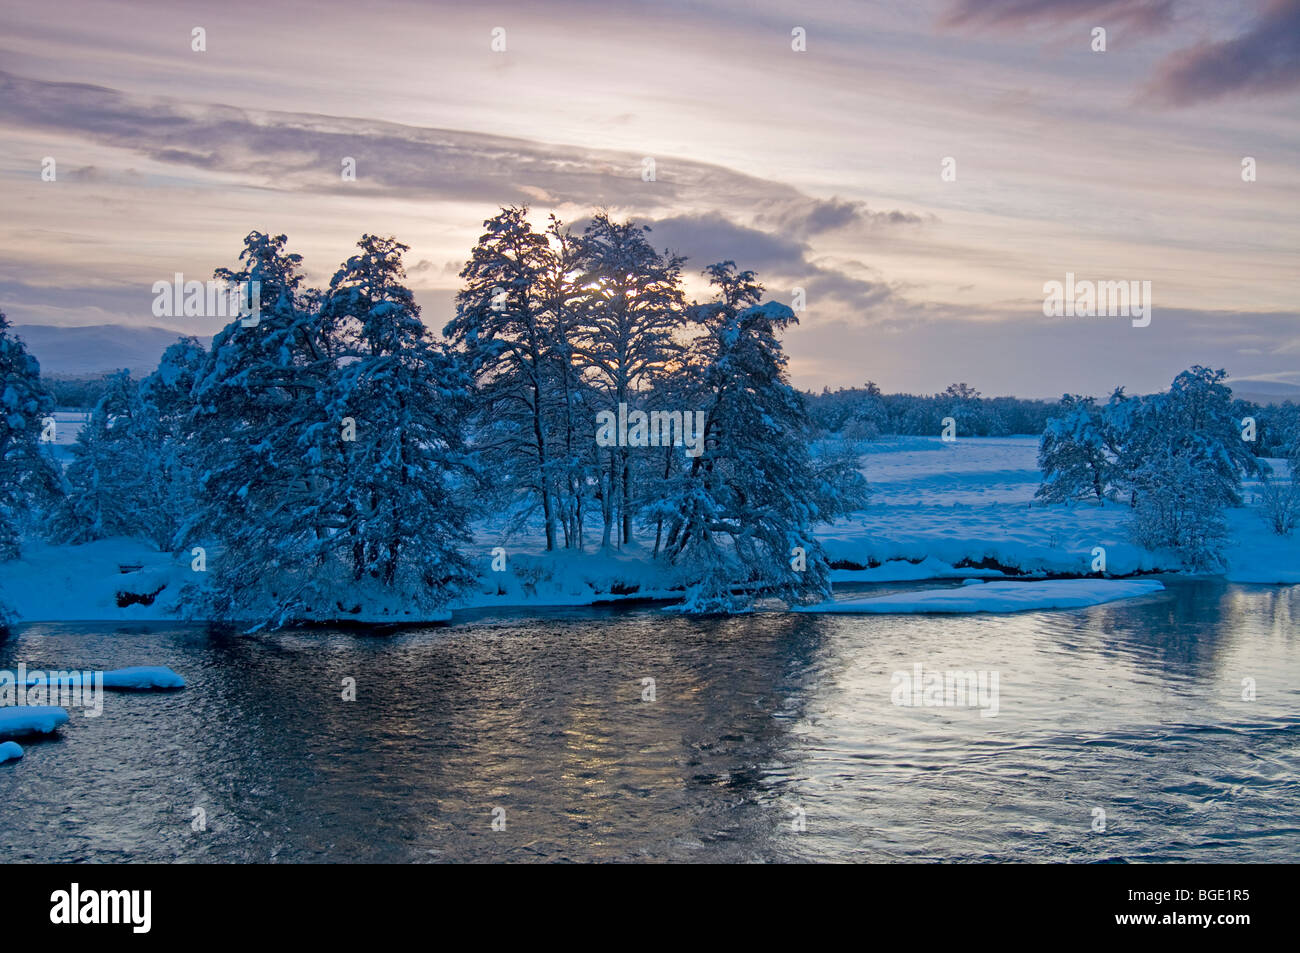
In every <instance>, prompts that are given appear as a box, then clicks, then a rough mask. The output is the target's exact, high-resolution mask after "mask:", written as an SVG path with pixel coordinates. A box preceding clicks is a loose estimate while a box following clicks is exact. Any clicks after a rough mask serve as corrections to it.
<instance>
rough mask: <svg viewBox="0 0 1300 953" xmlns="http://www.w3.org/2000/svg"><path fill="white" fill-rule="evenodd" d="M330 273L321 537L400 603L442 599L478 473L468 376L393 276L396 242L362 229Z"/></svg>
mask: <svg viewBox="0 0 1300 953" xmlns="http://www.w3.org/2000/svg"><path fill="white" fill-rule="evenodd" d="M357 245H358V248H360V253H359V254H357V255H354V256H352V257H351V258H349V259H348V260H347V261H346V262H345V263H344V264H343V266H342V267H341V268H340V269H339V271H338V272H337V273H336V274H335V275H334V277H333V279H331V281H330V285H329V290H328V291H327V292H326V294H325V297H324V299H323V302H322V316H323V324H324V328H325V329H326V333H327V336H328V337H329V339H330V340H331V341H332V342H333V347H332V350H333V352H334V354H335V355H336V358H337V360H338V363H339V366H340V370H339V373H338V379H337V381H336V383H334V385H333V387H332V399H331V400H330V402H329V405H328V410H329V417H328V419H326V420H324V421H322V422H321V423H320V424H319V429H321V430H322V431H323V432H322V434H321V436H320V440H319V441H318V439H317V437H316V435H314V434H311V433H309V434H308V435H307V436H306V439H305V443H306V444H307V445H309V446H315V445H316V444H317V443H318V442H323V441H332V442H334V443H335V445H336V446H337V447H338V453H339V454H340V456H341V466H339V467H337V468H335V469H334V470H333V471H332V472H333V485H332V486H331V487H330V488H329V491H328V493H327V498H328V500H329V504H328V508H329V510H330V512H331V513H332V514H334V515H335V517H336V518H339V519H341V522H337V523H334V524H333V525H331V531H330V534H329V536H328V538H327V541H325V542H324V544H323V545H324V546H325V547H326V548H328V549H330V550H333V551H334V552H336V553H338V554H340V555H342V556H343V557H344V558H346V559H347V560H348V561H349V562H350V564H351V569H352V578H353V580H355V581H360V580H362V579H363V578H365V577H369V578H371V579H374V580H377V581H378V583H379V584H380V585H381V586H382V587H384V588H385V589H386V590H387V591H388V592H389V593H390V594H391V595H393V596H395V597H400V598H402V599H403V600H404V601H405V603H406V604H413V605H418V606H421V607H426V608H441V607H442V606H444V605H445V604H446V602H447V601H448V599H449V598H450V597H451V596H452V595H453V594H455V592H456V591H457V590H458V589H459V588H460V587H461V586H463V585H464V584H465V583H466V582H467V581H468V580H469V578H470V568H469V563H468V562H467V560H466V559H465V557H464V556H463V555H462V553H461V552H460V550H459V548H458V545H459V544H461V543H464V542H467V541H468V538H469V534H468V530H467V525H468V521H469V506H468V500H469V499H471V498H472V497H473V496H474V490H475V486H476V484H477V481H478V476H479V474H478V471H477V469H476V466H475V464H474V461H473V458H472V456H471V454H470V452H469V450H468V449H467V447H466V445H465V442H464V439H463V434H462V419H463V417H464V415H465V412H466V410H467V406H468V401H469V394H470V389H471V381H470V379H469V376H468V374H467V373H466V372H465V370H464V369H463V368H462V367H461V366H460V364H459V362H458V361H456V360H455V359H454V357H453V355H451V354H449V353H447V352H446V351H445V350H444V349H443V348H441V347H440V346H438V345H437V344H435V342H434V341H433V340H431V338H430V336H429V333H428V330H427V329H426V328H425V326H424V324H423V323H422V322H421V321H420V309H419V307H418V306H417V305H416V304H415V299H414V296H413V295H412V294H411V291H410V289H408V288H407V287H406V286H405V285H404V284H403V279H404V278H405V271H404V269H403V267H402V254H403V253H404V252H405V251H407V246H406V245H403V244H401V243H400V242H398V241H396V240H395V239H392V238H379V237H376V236H373V235H365V236H363V237H362V238H361V240H360V241H359V242H358V243H357Z"/></svg>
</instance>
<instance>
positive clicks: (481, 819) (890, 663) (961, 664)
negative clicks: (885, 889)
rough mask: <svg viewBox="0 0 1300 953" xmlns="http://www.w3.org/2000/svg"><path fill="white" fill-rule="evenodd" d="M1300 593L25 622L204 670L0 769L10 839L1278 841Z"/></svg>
mask: <svg viewBox="0 0 1300 953" xmlns="http://www.w3.org/2000/svg"><path fill="white" fill-rule="evenodd" d="M1298 600H1300V587H1290V588H1269V587H1243V586H1233V585H1227V584H1223V583H1216V582H1210V581H1196V582H1190V583H1188V582H1182V583H1171V584H1170V588H1169V591H1168V592H1167V593H1164V594H1160V595H1158V596H1153V597H1150V598H1145V599H1142V600H1135V601H1133V602H1127V603H1112V604H1110V605H1107V606H1100V607H1096V608H1094V609H1089V610H1081V611H1075V612H1061V613H1055V612H1052V613H1025V614H1020V615H1013V616H964V617H940V616H914V617H900V616H895V617H888V616H870V617H850V616H809V615H793V616H792V615H786V614H780V613H765V614H764V613H760V614H757V615H754V616H750V617H745V618H739V619H725V620H718V619H715V620H690V619H682V618H679V617H676V616H673V615H671V614H668V613H664V612H661V611H658V610H656V609H647V608H641V609H636V610H629V611H617V612H615V611H604V610H599V611H593V610H565V611H554V612H548V613H544V614H542V615H541V616H540V617H537V618H528V619H523V618H519V617H515V616H510V615H503V614H494V613H486V612H482V613H476V614H472V615H467V616H465V617H464V618H462V619H458V620H457V624H456V625H454V626H451V627H447V628H436V629H425V630H409V631H404V632H400V633H397V634H394V635H391V636H389V637H386V638H368V637H364V636H358V635H356V634H350V633H331V632H299V633H282V634H275V635H260V636H253V637H249V636H241V635H237V634H234V633H230V632H222V631H215V630H207V629H204V628H202V627H135V628H133V629H131V630H130V631H123V630H122V629H118V628H114V627H105V626H93V625H58V626H53V625H34V626H29V627H27V628H25V629H23V630H21V631H20V632H18V633H17V634H16V635H15V636H13V637H11V638H10V639H9V640H7V641H6V642H4V643H0V667H7V668H12V667H14V666H15V665H16V664H17V662H18V661H24V662H26V663H27V664H28V665H29V666H36V665H39V666H41V667H65V666H66V667H72V666H76V667H85V666H103V667H119V666H123V665H128V664H141V663H157V664H166V665H170V666H172V667H173V668H175V669H176V670H177V671H180V672H182V674H184V675H185V676H186V678H187V679H189V681H190V685H191V687H190V688H189V689H188V690H187V691H185V692H182V693H178V694H174V695H113V696H111V697H110V698H109V699H108V701H107V704H106V709H105V714H104V716H103V717H102V718H99V719H85V718H82V717H80V716H74V722H73V724H71V725H69V726H68V727H67V728H66V729H65V730H64V732H63V734H62V736H61V738H59V739H58V740H54V741H49V742H40V743H36V744H34V745H31V746H30V747H29V749H28V757H27V758H26V759H25V760H24V761H22V762H20V763H18V764H17V765H6V766H3V767H0V832H3V834H4V835H5V836H4V837H3V840H2V841H0V843H3V845H4V846H3V847H0V859H3V860H6V861H9V860H37V859H42V860H43V859H51V860H83V859H93V860H116V859H136V860H172V859H180V860H221V861H226V860H241V861H276V860H279V861H325V860H328V861H419V860H448V859H450V860H530V859H538V860H587V859H597V860H637V859H678V860H691V859H699V860H717V861H752V860H784V859H867V860H887V859H905V860H932V859H946V860H970V859H981V858H995V859H1018V860H1033V859H1053V860H1060V859H1076V860H1099V859H1111V858H1124V859H1170V858H1193V859H1206V860H1209V859H1215V860H1238V859H1242V860H1254V859H1284V860H1295V859H1296V858H1297V855H1298V854H1300V850H1297V843H1298V841H1297V835H1296V830H1295V826H1296V822H1295V817H1296V814H1297V810H1296V809H1297V807H1298V806H1300V803H1298V800H1297V768H1298V767H1300V765H1298V764H1297V759H1298V755H1297V733H1296V728H1295V724H1294V722H1295V712H1296V709H1297V701H1298V698H1297V689H1296V687H1295V686H1297V684H1300V679H1298V678H1297V676H1300V651H1298V649H1297V645H1296V640H1295V626H1294V624H1293V622H1292V620H1293V619H1294V618H1295V617H1296V611H1297V602H1298ZM915 663H921V664H923V665H924V666H926V667H927V668H934V669H939V670H944V669H956V670H990V671H996V672H998V673H999V674H1000V695H1001V697H1000V703H999V713H998V716H997V717H996V718H982V717H981V716H980V714H979V712H978V710H976V709H972V708H948V707H940V708H904V707H900V706H897V705H894V704H892V703H891V700H890V688H891V684H890V676H891V674H892V673H893V672H895V671H898V670H906V669H909V668H910V666H912V665H913V664H915ZM345 679H355V680H356V691H357V697H356V701H344V700H343V698H342V694H343V692H344V681H345ZM645 679H653V680H654V682H653V687H654V699H653V701H647V700H644V693H646V692H647V687H648V685H647V683H646V682H645V681H644V680H645ZM1243 679H1253V680H1254V681H1253V686H1254V690H1255V698H1254V700H1253V701H1247V700H1244V699H1243V698H1242V691H1243V688H1242V680H1243ZM195 808H201V809H202V811H203V813H204V817H205V819H206V824H207V829H206V830H201V831H196V830H194V829H193V825H194V823H195V814H194V809H195ZM1097 808H1100V809H1102V810H1103V811H1104V812H1105V816H1106V819H1107V826H1106V830H1105V831H1104V832H1097V831H1094V830H1093V829H1092V828H1093V821H1094V810H1095V809H1097ZM494 819H495V820H496V821H497V827H500V826H501V822H502V821H504V830H500V829H496V830H494V829H493V821H494ZM800 826H802V827H803V828H804V829H802V830H797V829H796V828H798V827H800Z"/></svg>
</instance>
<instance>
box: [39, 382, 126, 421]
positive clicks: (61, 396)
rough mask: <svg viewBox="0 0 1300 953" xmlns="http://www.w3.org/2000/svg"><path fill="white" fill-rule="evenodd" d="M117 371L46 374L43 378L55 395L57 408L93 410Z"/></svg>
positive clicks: (47, 387) (46, 386)
mask: <svg viewBox="0 0 1300 953" xmlns="http://www.w3.org/2000/svg"><path fill="white" fill-rule="evenodd" d="M115 376H116V373H112V374H109V373H105V374H78V375H75V376H74V375H71V374H44V375H42V376H41V380H43V381H44V382H45V388H46V390H48V391H49V392H50V393H51V394H52V395H53V396H54V406H55V409H56V410H81V411H86V412H89V411H92V410H94V409H95V405H96V404H98V403H99V401H100V399H101V398H102V397H103V396H104V395H105V394H107V393H108V388H109V385H110V383H111V382H112V380H113V378H114V377H115Z"/></svg>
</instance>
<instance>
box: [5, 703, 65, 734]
mask: <svg viewBox="0 0 1300 953" xmlns="http://www.w3.org/2000/svg"><path fill="white" fill-rule="evenodd" d="M67 720H68V710H67V709H66V708H59V707H57V706H55V705H12V706H9V707H6V708H0V738H21V737H22V736H23V735H48V734H51V733H53V732H55V731H57V730H58V728H59V726H60V725H62V724H64V723H66V722H67Z"/></svg>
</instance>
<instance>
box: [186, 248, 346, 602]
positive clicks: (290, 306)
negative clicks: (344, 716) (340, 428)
mask: <svg viewBox="0 0 1300 953" xmlns="http://www.w3.org/2000/svg"><path fill="white" fill-rule="evenodd" d="M286 244H287V240H286V238H285V236H283V235H278V236H274V237H272V236H268V235H265V234H263V233H260V232H251V233H250V234H249V235H248V237H247V238H245V240H244V249H243V251H242V252H241V253H240V256H239V259H240V267H239V268H237V269H233V270H232V269H224V268H223V269H218V270H217V272H216V277H217V278H218V279H222V280H226V281H229V282H235V283H238V282H245V281H258V282H260V286H261V313H260V318H259V319H258V320H256V321H252V320H246V319H243V318H236V319H235V320H234V321H232V322H231V323H230V324H228V325H227V326H226V327H225V328H224V329H223V330H222V331H221V332H220V333H219V334H217V336H216V337H215V338H214V339H213V342H212V349H211V350H210V351H209V352H208V353H207V355H206V356H205V358H204V360H203V363H202V366H201V367H200V368H199V370H198V373H197V375H196V382H195V385H194V390H193V397H194V402H195V409H194V413H193V415H192V418H191V424H190V428H189V433H188V437H189V439H190V441H191V444H190V446H191V448H192V449H191V451H190V460H191V462H192V463H193V465H194V467H195V471H196V472H197V473H198V474H199V477H198V481H197V484H196V487H195V506H194V509H193V512H192V513H191V514H190V519H189V520H187V521H186V525H185V526H184V527H183V529H182V532H181V534H180V535H181V537H182V538H183V540H184V542H185V544H186V545H191V546H193V545H200V546H203V547H204V548H205V549H206V548H207V547H208V546H219V547H220V549H221V552H220V555H219V558H218V557H217V556H216V554H215V553H214V554H213V557H214V558H213V559H212V560H211V562H210V565H209V567H208V571H209V572H210V573H211V574H212V576H213V577H214V578H213V582H212V584H211V585H208V586H204V587H201V588H200V591H201V593H202V594H204V595H206V596H207V597H209V598H210V599H211V605H210V607H209V608H210V611H212V612H215V613H216V614H217V615H219V616H222V615H234V614H237V613H238V612H239V611H241V610H244V609H248V608H249V607H252V606H258V607H262V606H266V605H269V604H274V605H280V606H286V607H289V606H292V605H293V604H294V600H295V599H296V598H297V596H296V594H295V593H293V592H292V591H286V590H285V589H284V588H283V587H281V586H280V585H279V583H278V577H279V575H280V574H281V572H287V571H289V570H293V571H296V570H298V569H299V568H300V567H302V566H303V565H304V564H308V563H310V561H311V560H312V559H314V558H317V557H318V554H319V547H318V540H319V539H320V538H321V537H322V536H323V535H324V534H325V533H326V531H327V527H326V526H324V525H322V524H321V522H320V521H319V514H320V511H321V500H322V498H323V497H324V493H325V489H326V487H327V486H328V485H329V481H328V479H327V474H325V473H324V472H323V469H324V464H325V459H326V445H325V437H324V436H323V434H322V433H321V431H319V430H314V429H312V428H314V427H318V425H319V424H320V422H321V421H323V420H325V419H327V411H326V407H325V402H326V401H327V400H328V398H329V382H330V376H331V368H332V364H331V362H330V358H329V354H328V349H327V347H326V342H325V341H324V339H323V336H322V334H321V328H320V315H319V313H318V312H317V310H316V309H315V307H314V296H313V295H310V294H308V293H306V292H304V291H303V289H302V287H301V285H302V275H301V261H302V258H301V256H300V255H297V254H292V253H290V252H288V251H287V250H286ZM309 437H316V438H318V440H319V443H318V445H316V446H311V447H309V446H304V441H305V440H306V439H308V438H309ZM295 578H296V577H295ZM286 611H290V610H288V609H286ZM290 614H291V612H290Z"/></svg>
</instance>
